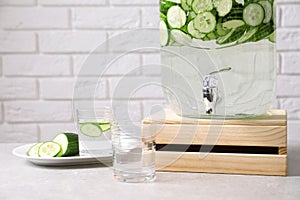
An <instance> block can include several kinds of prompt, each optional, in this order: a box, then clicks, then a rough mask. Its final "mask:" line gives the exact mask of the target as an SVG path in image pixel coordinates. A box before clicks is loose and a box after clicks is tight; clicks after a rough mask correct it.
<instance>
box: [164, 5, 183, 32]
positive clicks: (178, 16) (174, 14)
mask: <svg viewBox="0 0 300 200" xmlns="http://www.w3.org/2000/svg"><path fill="white" fill-rule="evenodd" d="M167 21H168V24H169V25H170V26H171V27H172V28H181V27H183V26H184V24H185V22H186V13H185V12H184V10H182V8H180V7H179V6H172V7H171V8H170V9H169V10H168V13H167Z"/></svg>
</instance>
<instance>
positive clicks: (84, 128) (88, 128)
mask: <svg viewBox="0 0 300 200" xmlns="http://www.w3.org/2000/svg"><path fill="white" fill-rule="evenodd" d="M80 132H81V133H82V134H84V135H86V136H89V137H99V136H101V135H102V131H101V129H100V127H99V126H98V125H96V124H94V123H83V124H81V125H80Z"/></svg>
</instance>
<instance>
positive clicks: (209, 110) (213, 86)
mask: <svg viewBox="0 0 300 200" xmlns="http://www.w3.org/2000/svg"><path fill="white" fill-rule="evenodd" d="M229 70H231V67H226V68H223V69H220V70H218V71H213V72H211V73H209V74H208V75H206V76H204V79H203V87H202V92H203V100H204V104H205V111H206V114H215V107H216V104H217V101H218V99H219V96H218V82H219V80H218V78H217V76H216V75H215V74H217V73H220V72H225V71H229Z"/></svg>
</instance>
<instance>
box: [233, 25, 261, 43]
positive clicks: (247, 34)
mask: <svg viewBox="0 0 300 200" xmlns="http://www.w3.org/2000/svg"><path fill="white" fill-rule="evenodd" d="M257 31H258V27H257V26H256V27H252V26H250V27H249V28H248V29H247V30H246V32H245V34H244V35H243V36H242V37H241V38H240V39H238V43H240V44H241V43H244V42H247V41H248V40H249V39H250V38H251V37H252V36H253V35H254V34H255V33H256V32H257Z"/></svg>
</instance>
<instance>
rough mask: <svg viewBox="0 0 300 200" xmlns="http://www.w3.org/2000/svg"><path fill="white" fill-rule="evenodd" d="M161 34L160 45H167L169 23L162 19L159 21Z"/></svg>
mask: <svg viewBox="0 0 300 200" xmlns="http://www.w3.org/2000/svg"><path fill="white" fill-rule="evenodd" d="M159 33H160V34H159V36H160V45H161V46H166V45H168V43H169V30H168V27H167V24H166V23H165V22H164V21H162V20H160V23H159Z"/></svg>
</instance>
